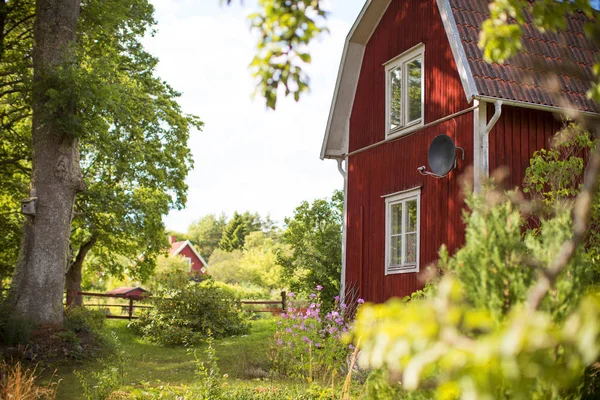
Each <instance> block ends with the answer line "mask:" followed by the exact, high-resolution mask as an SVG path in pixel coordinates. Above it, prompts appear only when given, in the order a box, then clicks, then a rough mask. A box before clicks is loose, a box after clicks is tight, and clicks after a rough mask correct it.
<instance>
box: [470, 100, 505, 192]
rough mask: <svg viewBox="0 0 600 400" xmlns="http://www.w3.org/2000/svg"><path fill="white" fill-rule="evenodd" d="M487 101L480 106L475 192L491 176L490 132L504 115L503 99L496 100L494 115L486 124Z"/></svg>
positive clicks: (479, 189)
mask: <svg viewBox="0 0 600 400" xmlns="http://www.w3.org/2000/svg"><path fill="white" fill-rule="evenodd" d="M486 107H487V103H482V104H481V105H480V108H479V119H480V121H479V124H480V125H479V128H477V130H478V131H479V132H478V136H479V137H478V142H479V143H478V146H479V156H478V159H477V160H476V162H477V164H478V168H477V171H476V174H475V176H476V180H475V182H474V184H475V187H474V189H475V192H481V188H482V185H483V182H484V181H485V180H487V178H489V176H490V144H489V138H490V132H491V131H492V128H494V125H496V122H498V119H500V116H501V115H502V100H495V101H494V115H492V118H491V119H490V122H488V123H487V124H486V120H487V108H486Z"/></svg>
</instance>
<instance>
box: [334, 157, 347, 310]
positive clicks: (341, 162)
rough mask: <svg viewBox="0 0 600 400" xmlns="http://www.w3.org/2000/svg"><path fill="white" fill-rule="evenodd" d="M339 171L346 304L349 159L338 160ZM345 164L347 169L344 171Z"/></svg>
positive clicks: (342, 289)
mask: <svg viewBox="0 0 600 400" xmlns="http://www.w3.org/2000/svg"><path fill="white" fill-rule="evenodd" d="M336 161H337V166H338V171H340V174H341V175H342V177H343V178H344V210H343V213H342V270H341V274H340V301H341V302H342V303H343V302H344V297H345V296H346V229H347V226H346V225H347V222H346V218H347V212H348V211H347V210H348V173H347V170H348V157H346V158H337V159H336ZM344 162H345V164H346V165H345V166H346V169H344Z"/></svg>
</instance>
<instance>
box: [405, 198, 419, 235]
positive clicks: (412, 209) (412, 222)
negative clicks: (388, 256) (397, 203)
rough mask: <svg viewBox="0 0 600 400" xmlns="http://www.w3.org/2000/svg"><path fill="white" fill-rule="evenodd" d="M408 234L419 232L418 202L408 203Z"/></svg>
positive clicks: (411, 201)
mask: <svg viewBox="0 0 600 400" xmlns="http://www.w3.org/2000/svg"><path fill="white" fill-rule="evenodd" d="M406 214H407V215H406V219H407V220H408V221H407V224H406V232H416V231H417V200H410V201H407V202H406Z"/></svg>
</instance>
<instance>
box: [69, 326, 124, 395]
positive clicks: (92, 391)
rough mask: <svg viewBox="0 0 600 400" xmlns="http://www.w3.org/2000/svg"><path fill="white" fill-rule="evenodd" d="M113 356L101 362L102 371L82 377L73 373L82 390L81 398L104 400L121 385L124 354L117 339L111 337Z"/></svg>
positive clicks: (75, 372)
mask: <svg viewBox="0 0 600 400" xmlns="http://www.w3.org/2000/svg"><path fill="white" fill-rule="evenodd" d="M112 341H113V342H114V346H115V354H114V355H113V356H112V357H111V358H109V359H105V360H101V361H100V363H101V364H102V365H103V368H102V370H100V371H98V372H92V373H91V374H88V375H84V374H83V373H81V372H79V371H73V373H74V374H75V376H77V379H78V380H79V382H80V383H81V386H82V388H83V398H85V399H87V400H106V399H109V398H111V394H112V393H113V392H114V391H115V390H117V389H118V388H119V387H120V386H121V385H122V384H123V378H124V375H125V372H124V370H125V352H124V351H123V349H122V348H121V347H120V346H119V342H118V339H117V337H116V336H115V335H113V340H112Z"/></svg>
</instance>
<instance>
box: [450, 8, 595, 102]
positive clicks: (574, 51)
mask: <svg viewBox="0 0 600 400" xmlns="http://www.w3.org/2000/svg"><path fill="white" fill-rule="evenodd" d="M449 1H450V5H451V8H452V12H453V15H454V19H455V21H456V25H457V28H458V33H459V37H460V40H461V42H462V45H463V47H464V49H465V54H466V57H467V61H468V63H469V66H470V68H471V72H472V74H473V79H474V80H475V85H476V88H477V92H478V93H477V95H481V96H489V97H497V98H501V99H507V100H515V101H522V102H526V103H532V104H538V105H548V106H554V107H564V106H565V104H564V101H565V100H566V101H568V102H569V103H571V104H570V105H569V106H570V107H573V108H575V109H579V110H581V111H589V112H596V113H598V112H600V107H598V105H597V104H596V103H594V102H593V101H592V100H590V99H588V98H587V96H586V92H587V91H588V89H589V88H590V87H591V85H592V82H593V74H592V66H593V64H594V59H595V58H597V57H598V56H599V54H600V48H599V47H598V46H597V45H596V44H595V43H593V42H592V41H591V40H588V39H587V38H586V37H585V35H584V33H583V29H584V25H585V24H586V22H587V18H586V17H585V15H583V14H582V13H580V14H575V15H571V16H569V17H568V19H567V27H566V29H565V30H564V31H562V32H557V33H552V32H545V33H542V32H540V31H539V30H537V29H536V28H535V26H534V25H533V23H532V22H531V17H530V16H526V21H527V22H526V23H525V26H523V35H522V37H521V41H522V44H523V48H522V50H521V51H520V52H519V53H518V54H517V55H516V56H514V57H513V58H511V59H509V60H507V62H505V63H504V64H496V63H494V64H488V63H486V62H485V61H484V60H483V52H482V50H481V49H479V47H478V45H477V42H478V40H479V30H480V29H481V24H482V22H483V21H484V20H485V19H486V18H488V16H489V10H488V8H487V3H488V2H487V1H485V0H449Z"/></svg>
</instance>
